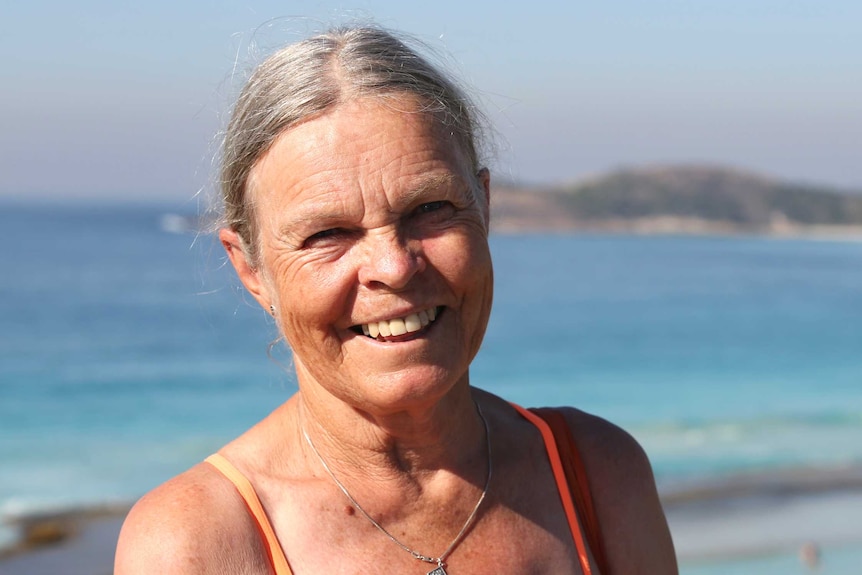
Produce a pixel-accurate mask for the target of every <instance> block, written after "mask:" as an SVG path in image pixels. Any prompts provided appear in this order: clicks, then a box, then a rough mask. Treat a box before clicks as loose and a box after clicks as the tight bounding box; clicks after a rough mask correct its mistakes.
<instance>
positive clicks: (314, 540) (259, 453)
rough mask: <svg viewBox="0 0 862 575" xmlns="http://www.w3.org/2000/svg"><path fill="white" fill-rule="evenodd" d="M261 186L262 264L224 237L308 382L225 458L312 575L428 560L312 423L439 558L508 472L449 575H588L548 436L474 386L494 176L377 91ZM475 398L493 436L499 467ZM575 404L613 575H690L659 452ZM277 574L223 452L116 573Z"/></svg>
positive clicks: (142, 521)
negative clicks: (662, 488) (668, 508)
mask: <svg viewBox="0 0 862 575" xmlns="http://www.w3.org/2000/svg"><path fill="white" fill-rule="evenodd" d="M251 188H252V194H253V201H254V205H255V213H256V217H257V229H258V230H259V245H258V247H259V254H260V258H259V261H250V260H249V259H248V258H247V255H246V251H245V250H244V249H243V244H242V242H241V241H240V239H239V237H238V236H237V234H236V232H234V231H233V230H230V229H225V230H222V231H221V233H220V239H221V241H222V243H223V244H224V246H225V248H226V250H227V253H228V256H229V258H230V260H231V262H232V264H233V265H234V267H235V268H236V270H237V273H238V275H239V277H240V279H241V280H242V282H243V284H244V285H245V287H246V288H247V289H248V290H249V292H250V293H251V294H252V295H253V296H254V297H255V298H256V299H257V301H258V302H259V303H260V305H261V306H263V308H264V309H267V310H269V309H270V306H273V308H274V309H275V310H276V311H275V317H276V321H277V323H278V326H279V328H280V330H281V331H282V333H284V335H285V337H286V339H287V341H288V343H289V344H290V346H291V349H292V350H293V352H294V362H295V365H296V370H297V377H298V384H299V393H298V394H296V395H295V396H294V397H292V398H291V399H289V400H288V401H287V402H285V403H284V404H283V405H282V406H280V407H279V408H278V409H276V410H275V411H274V412H273V413H272V414H271V415H270V416H268V417H267V418H266V419H264V420H263V421H262V422H261V423H259V424H258V425H257V426H255V427H254V428H252V429H251V430H249V431H248V432H246V433H245V434H244V435H242V436H241V437H239V438H238V439H237V440H235V441H233V442H232V443H230V444H228V445H227V446H225V447H224V448H223V449H222V450H221V453H222V454H223V455H224V456H225V457H226V458H228V459H229V460H230V461H231V462H233V464H234V465H235V466H236V467H237V468H239V469H240V471H242V472H243V474H245V475H246V477H248V478H249V480H250V481H251V483H252V484H253V485H254V487H255V490H256V491H257V492H258V495H259V496H260V498H261V501H262V503H263V505H264V508H265V509H266V511H267V513H268V516H269V518H270V520H271V523H272V525H273V527H274V529H275V531H276V533H277V535H278V537H279V540H280V541H281V543H282V546H283V548H284V549H285V552H286V555H287V557H288V560H289V562H290V565H291V569H292V571H293V572H294V573H295V574H296V575H306V574H327V575H328V574H345V575H347V574H360V573H366V572H368V571H374V572H381V573H417V574H422V573H425V572H427V571H429V570H430V567H429V566H428V565H427V564H424V563H418V562H417V561H416V559H414V558H413V557H411V556H410V555H409V554H408V553H407V552H405V551H404V550H402V549H400V548H399V547H398V546H397V545H395V544H394V543H393V542H392V541H390V540H389V539H388V538H387V537H386V536H385V535H383V534H382V533H381V532H380V531H378V530H377V529H376V528H375V527H374V526H373V525H371V524H370V523H369V522H368V521H367V520H366V519H365V518H364V517H363V516H362V515H361V514H360V513H357V512H356V510H355V509H354V508H353V507H352V506H351V505H350V504H349V503H348V501H347V500H346V499H345V497H344V495H343V493H341V491H339V489H338V488H337V487H336V486H335V485H334V483H333V482H332V480H331V479H330V478H329V476H328V475H327V474H326V472H325V471H324V470H323V468H322V466H321V464H320V462H319V460H318V459H317V458H316V456H315V455H314V453H313V452H311V451H310V449H309V446H308V444H307V443H306V442H305V441H304V439H303V430H305V431H306V432H307V433H308V434H309V436H310V437H311V438H312V439H313V441H314V443H315V445H316V446H317V448H318V449H319V450H320V452H321V454H322V455H323V457H324V458H325V459H326V460H327V461H328V462H329V465H330V467H331V468H332V470H333V472H334V473H335V474H336V475H337V476H338V477H339V478H340V479H341V481H342V482H343V483H344V484H345V485H346V486H347V488H348V489H349V490H350V493H351V495H352V496H353V497H354V498H355V499H356V500H357V501H358V502H360V504H361V505H362V506H363V508H364V509H365V510H366V511H368V512H369V513H370V514H371V515H372V516H374V517H375V518H376V519H377V520H378V521H379V522H380V523H381V524H383V525H384V526H385V527H386V528H387V530H389V531H390V533H392V534H393V535H395V536H396V537H397V538H398V539H399V540H400V541H403V542H404V543H405V544H406V545H408V546H410V547H412V548H414V549H416V550H417V551H418V552H420V553H423V554H425V555H435V554H439V553H440V552H442V550H443V549H445V548H446V547H447V546H448V545H449V543H450V542H451V541H452V538H453V537H454V535H455V534H456V533H457V532H458V531H459V529H460V528H461V526H462V525H463V524H464V521H465V519H466V518H467V516H468V515H469V513H470V510H471V509H472V507H473V505H474V504H475V502H476V501H477V499H478V498H479V496H480V494H481V492H482V489H483V486H484V483H485V478H486V475H487V472H488V465H489V464H491V463H492V464H493V477H492V481H491V484H490V488H489V491H488V494H487V497H486V500H485V501H484V503H483V505H482V507H481V509H480V512H479V515H478V517H477V521H476V523H475V524H474V525H473V527H472V528H471V530H470V531H469V533H468V534H467V536H466V537H465V538H464V539H463V541H462V542H461V543H460V544H459V545H458V546H457V547H456V549H455V551H454V552H453V553H452V554H451V556H450V557H448V558H447V560H446V561H447V563H448V567H447V570H448V571H449V573H452V574H453V575H468V574H470V575H491V574H497V573H500V572H505V573H513V574H524V575H526V574H531V575H532V574H536V575H538V574H547V575H558V574H562V573H567V574H568V573H573V574H578V573H581V569H580V567H579V566H578V560H577V556H576V553H575V549H574V545H573V543H572V536H571V532H570V530H569V526H568V523H567V521H566V518H565V516H564V514H563V511H562V508H561V506H560V499H559V494H558V492H557V490H556V487H555V483H554V478H553V474H552V471H551V468H550V465H549V463H548V461H547V457H546V456H545V452H544V447H543V444H542V439H541V436H540V434H539V432H538V430H537V429H536V428H535V427H533V426H532V424H530V423H528V422H527V421H526V420H524V419H523V418H521V417H520V416H519V415H518V414H517V413H516V412H515V410H514V409H513V408H512V407H511V406H510V405H509V404H507V403H506V402H505V401H503V400H501V399H499V398H497V397H495V396H493V395H491V394H488V393H485V392H482V391H480V390H478V389H475V388H472V387H471V386H470V382H469V375H468V369H469V365H470V362H471V361H472V360H473V358H474V356H475V354H476V353H477V352H478V349H479V346H480V344H481V341H482V337H483V335H484V331H485V326H486V324H487V321H488V317H489V314H490V308H491V300H492V292H493V287H492V286H493V271H492V267H491V259H490V254H489V249H488V242H487V236H488V218H489V216H488V207H489V203H488V202H489V189H490V180H489V175H488V172H487V171H485V170H482V171H480V172H479V173H474V172H473V171H472V170H471V169H470V166H469V162H467V161H466V159H465V158H464V157H463V154H461V152H460V150H459V148H458V146H457V145H456V144H455V143H454V142H453V140H452V139H451V138H450V136H449V134H448V133H447V132H446V131H445V130H444V129H442V128H441V126H440V124H439V122H438V121H437V120H436V119H435V118H434V117H433V116H431V115H428V114H425V113H421V112H420V111H419V106H418V104H417V102H416V101H415V100H413V99H412V98H410V97H407V96H405V97H400V98H388V99H386V100H381V99H373V98H365V99H358V100H354V101H350V102H347V103H344V104H340V105H339V106H337V107H335V108H333V109H330V110H328V111H327V112H325V113H323V114H322V115H320V116H318V117H315V118H313V119H311V120H308V121H306V122H304V123H302V124H300V125H298V126H296V127H294V128H291V129H290V130H288V131H287V132H285V133H284V134H282V135H281V136H280V137H279V139H278V140H277V141H276V143H275V145H274V146H273V147H272V148H271V149H270V150H269V151H268V152H267V153H266V154H265V155H264V157H263V158H262V159H261V160H260V161H259V162H258V164H257V165H256V166H255V169H254V171H253V173H252V178H251ZM423 315H424V318H423ZM398 319H402V320H404V319H406V320H407V321H406V322H405V325H406V324H410V330H411V331H405V333H400V335H394V336H393V335H391V333H390V335H389V336H387V335H385V333H383V335H381V333H380V332H381V331H382V332H385V331H387V330H391V329H395V330H396V332H400V325H401V324H400V323H399V321H390V320H398ZM417 321H418V324H417ZM375 326H376V327H375ZM417 326H418V327H417ZM375 329H376V330H377V331H378V333H377V334H376V337H372V335H373V331H374V330H375ZM366 333H367V335H366ZM474 402H475V403H474ZM476 404H478V405H480V406H481V409H482V412H483V413H484V415H485V417H486V419H487V421H488V424H489V428H490V437H491V444H492V451H491V457H490V461H489V458H488V454H487V453H486V442H485V428H484V426H483V424H482V422H481V419H480V418H479V416H478V414H477V411H476V407H475V405H476ZM566 417H567V419H568V421H569V424H570V426H571V428H572V431H573V433H575V435H576V436H577V437H578V441H579V444H580V445H581V448H582V450H583V458H584V462H585V465H586V467H587V469H588V473H589V475H590V479H591V484H592V486H593V491H594V497H595V506H596V510H597V512H598V515H599V517H600V520H601V524H602V530H603V535H604V538H605V545H606V548H607V552H608V556H609V559H610V564H611V566H610V573H605V574H602V575H628V574H635V575H636V574H644V575H647V574H649V575H664V574H674V573H676V563H675V559H674V553H673V546H672V543H671V539H670V535H669V533H668V529H667V525H666V522H665V519H664V515H663V513H662V510H661V507H660V505H659V501H658V496H657V494H656V490H655V484H654V480H653V477H652V472H651V470H650V467H649V463H648V461H647V458H646V456H645V455H644V453H643V451H642V450H641V448H640V446H638V444H637V443H636V442H635V441H634V440H633V439H632V438H631V437H630V436H629V435H628V434H626V433H625V432H623V431H622V430H620V429H619V428H617V427H615V426H613V425H612V424H610V423H608V422H606V421H604V420H602V419H599V418H596V417H593V416H590V415H588V414H585V413H583V412H580V411H577V410H575V409H569V410H567V411H566ZM270 572H271V568H270V566H269V565H268V563H267V561H266V556H265V553H264V550H263V547H262V544H261V540H260V534H259V532H258V530H257V527H256V526H255V524H254V522H253V521H252V519H251V517H250V516H249V514H248V512H247V511H246V508H245V505H244V503H243V501H242V500H241V498H240V497H239V495H238V494H237V493H236V491H235V490H234V488H233V486H232V485H231V484H230V483H229V482H228V481H227V480H226V479H225V478H224V477H222V476H221V475H220V474H219V473H218V472H216V471H215V470H214V469H213V468H212V467H210V466H209V465H208V464H206V463H202V464H199V465H197V466H196V467H194V468H192V469H191V470H189V471H188V472H186V473H184V474H182V475H180V476H178V477H177V478H175V479H173V480H171V481H169V482H168V483H166V484H164V485H162V486H160V487H159V488H157V489H156V490H154V491H153V492H151V493H149V494H148V495H146V496H145V497H144V498H143V499H141V501H139V502H138V504H137V505H136V506H135V507H134V509H133V510H132V512H131V513H130V515H129V517H128V519H127V521H126V523H125V525H124V527H123V531H122V534H121V538H120V542H119V546H118V550H117V561H116V570H115V573H117V574H118V575H137V574H142V573H165V574H180V573H182V574H228V573H229V574H238V573H239V574H264V573H270ZM593 573H597V571H596V570H595V567H593Z"/></svg>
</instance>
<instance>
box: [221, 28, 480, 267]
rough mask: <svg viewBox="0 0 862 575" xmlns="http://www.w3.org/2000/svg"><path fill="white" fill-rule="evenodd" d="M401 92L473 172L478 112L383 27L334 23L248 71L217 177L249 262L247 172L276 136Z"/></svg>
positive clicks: (227, 217)
mask: <svg viewBox="0 0 862 575" xmlns="http://www.w3.org/2000/svg"><path fill="white" fill-rule="evenodd" d="M404 94H409V95H412V96H414V97H416V98H417V99H418V100H419V101H420V102H421V106H422V109H421V111H422V112H425V113H430V114H432V115H434V116H435V118H437V120H438V121H440V122H441V123H442V124H443V125H444V126H446V128H447V130H448V131H449V132H450V133H451V134H452V135H453V137H454V138H455V141H456V142H457V143H458V145H459V146H460V147H461V150H462V152H463V153H464V154H465V155H466V157H467V160H468V161H469V162H470V165H471V167H472V168H473V169H474V172H478V171H479V169H480V168H481V166H480V159H479V152H478V148H479V144H478V142H479V140H480V139H481V135H482V133H483V132H484V130H483V129H482V127H483V125H484V121H483V118H482V116H481V113H480V112H479V111H478V109H477V108H476V106H475V105H474V104H473V103H472V102H471V101H470V99H469V98H468V97H467V96H466V94H465V93H464V92H463V91H462V90H461V89H460V88H459V87H458V86H457V84H456V83H455V82H454V81H452V80H451V79H450V78H448V77H447V76H446V75H445V74H443V73H442V72H441V71H439V70H438V69H437V68H435V67H434V66H433V65H432V64H430V63H429V62H428V61H427V60H426V59H424V58H423V57H422V56H420V55H419V54H418V53H417V52H416V51H415V50H413V49H412V48H410V47H408V46H407V44H406V43H405V42H404V41H402V40H401V39H399V38H397V37H396V36H395V35H393V34H392V33H390V32H388V31H386V30H383V29H380V28H376V27H359V28H338V29H334V30H331V31H329V32H327V33H325V34H321V35H319V36H314V37H312V38H309V39H307V40H303V41H301V42H298V43H296V44H292V45H289V46H287V47H285V48H282V49H281V50H279V51H278V52H276V53H274V54H273V55H271V56H270V57H269V58H267V59H266V60H265V61H264V62H263V63H261V64H260V65H259V66H258V67H257V68H256V69H255V70H254V72H253V73H252V75H251V77H250V78H249V80H248V82H247V83H246V85H245V87H244V88H243V90H242V92H241V93H240V96H239V98H238V100H237V103H236V106H235V107H234V110H233V114H232V116H231V120H230V123H229V124H228V127H227V131H226V133H225V136H224V141H223V145H222V157H221V178H220V182H221V196H222V201H223V204H224V221H223V224H224V225H225V226H228V227H231V228H232V229H234V230H235V231H236V232H237V234H238V235H239V236H240V238H241V239H242V241H243V243H244V244H245V246H244V248H245V250H246V256H247V257H248V258H249V260H250V261H251V262H252V264H255V263H256V262H257V233H256V229H255V228H256V226H255V214H254V209H253V198H251V197H249V196H251V195H252V194H251V193H250V189H249V188H250V185H251V182H250V176H251V173H252V170H253V169H254V167H255V165H256V163H257V162H258V160H259V159H260V158H261V157H262V156H263V155H264V154H265V153H266V152H267V151H268V150H269V148H270V147H271V146H272V145H273V144H274V143H275V140H276V139H277V138H278V136H279V135H281V134H282V133H283V132H284V131H285V130H287V129H290V128H291V127H292V126H295V125H297V124H299V123H300V122H302V121H304V120H307V119H310V118H312V117H313V116H315V115H318V114H320V113H322V112H324V111H325V110H327V109H329V108H332V107H334V106H336V105H338V104H339V103H341V102H345V101H349V100H351V99H356V98H360V97H365V96H381V97H386V96H393V95H394V96H397V95H404Z"/></svg>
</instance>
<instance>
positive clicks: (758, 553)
mask: <svg viewBox="0 0 862 575" xmlns="http://www.w3.org/2000/svg"><path fill="white" fill-rule="evenodd" d="M659 491H660V494H661V498H662V504H663V506H664V508H665V513H666V515H667V518H668V523H669V524H670V526H671V531H672V533H673V538H674V543H675V546H676V551H677V556H678V558H679V560H680V564H681V565H683V566H692V565H701V564H710V563H716V562H723V561H729V560H744V559H747V558H757V557H763V556H769V555H776V554H784V553H792V554H795V553H796V552H797V551H798V550H799V549H800V547H801V546H802V545H805V544H809V543H814V544H816V545H817V546H818V547H820V548H822V549H839V548H846V547H848V546H849V547H852V548H859V549H862V464H860V465H852V466H844V467H830V468H796V469H784V470H775V471H762V472H754V473H747V474H739V475H734V476H729V477H726V478H720V479H715V480H705V481H690V482H680V483H677V484H674V485H662V486H660V490H659ZM130 508H131V504H106V505H93V506H80V507H74V508H66V509H61V510H57V511H54V512H52V511H41V512H35V513H29V514H21V515H18V516H14V517H8V518H5V522H6V524H7V525H8V526H11V527H12V528H14V529H16V530H17V531H18V533H19V534H20V538H19V541H18V542H17V544H13V545H12V546H9V547H6V548H4V549H0V571H2V573H4V575H25V574H27V575H34V574H38V573H60V572H62V573H66V574H68V575H107V574H109V573H111V572H112V569H113V555H114V547H115V545H116V540H117V536H118V535H119V530H120V527H121V526H122V522H123V519H124V518H125V515H126V514H127V513H128V510H129V509H130Z"/></svg>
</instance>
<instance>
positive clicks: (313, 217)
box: [279, 173, 462, 235]
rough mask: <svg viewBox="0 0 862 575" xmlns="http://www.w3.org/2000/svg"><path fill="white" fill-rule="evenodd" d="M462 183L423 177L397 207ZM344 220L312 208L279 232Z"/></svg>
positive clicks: (456, 179) (447, 176)
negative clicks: (304, 225)
mask: <svg viewBox="0 0 862 575" xmlns="http://www.w3.org/2000/svg"><path fill="white" fill-rule="evenodd" d="M461 182H462V179H461V178H460V177H458V176H457V175H455V174H452V173H446V174H433V175H430V176H426V177H423V178H421V179H420V180H419V181H418V182H417V183H416V184H414V185H411V186H410V188H409V189H408V190H407V191H406V192H404V194H403V195H402V196H400V197H399V198H398V206H396V207H406V206H410V205H413V204H415V203H416V202H417V201H419V200H421V199H422V197H423V196H426V195H427V194H428V192H430V191H432V190H436V189H440V188H449V187H452V186H455V185H459V184H460V183H461ZM343 218H344V213H343V212H334V211H320V212H318V211H314V207H313V206H312V208H311V210H309V212H308V213H307V214H299V215H297V216H295V217H292V218H290V219H289V220H287V221H285V222H283V223H282V224H281V225H280V226H279V231H280V232H281V234H282V235H290V234H291V233H295V232H296V228H297V227H299V226H301V225H303V224H307V223H309V222H313V223H319V222H337V221H339V220H342V219H343Z"/></svg>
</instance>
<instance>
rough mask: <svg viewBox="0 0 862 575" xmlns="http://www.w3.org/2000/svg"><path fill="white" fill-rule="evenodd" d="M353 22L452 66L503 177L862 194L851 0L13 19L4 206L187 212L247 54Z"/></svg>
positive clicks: (115, 8) (347, 7) (858, 58)
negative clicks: (767, 184)
mask: <svg viewBox="0 0 862 575" xmlns="http://www.w3.org/2000/svg"><path fill="white" fill-rule="evenodd" d="M10 4H12V5H10ZM414 6H415V7H414ZM287 16H295V17H299V18H287V19H279V20H275V21H274V22H273V21H272V19H274V18H279V17H287ZM351 16H359V17H361V18H366V19H367V18H371V19H373V20H374V21H375V22H377V23H379V24H382V25H385V26H388V27H392V28H396V29H400V30H404V31H406V32H409V33H411V34H414V35H416V36H418V37H419V38H421V39H423V40H425V41H426V42H429V43H431V44H432V45H433V46H435V47H437V48H440V49H442V50H445V51H446V52H448V53H449V54H450V55H451V56H452V59H453V60H454V62H455V66H456V70H455V71H456V73H457V74H459V75H460V76H461V77H462V78H463V79H465V80H466V81H467V83H468V85H470V86H471V87H472V88H473V89H474V91H475V93H476V94H477V95H478V96H479V98H480V100H481V101H482V102H483V103H484V105H485V108H486V110H487V112H488V115H489V117H490V118H491V120H492V122H493V124H494V126H495V127H496V129H497V130H498V132H499V134H500V136H501V146H500V150H499V152H498V154H497V157H496V159H494V160H493V162H492V171H493V172H495V173H496V174H497V175H498V176H501V177H507V178H513V179H516V180H522V181H526V182H538V183H551V182H559V181H567V180H572V179H576V178H580V177H584V176H586V175H590V174H596V173H600V172H602V171H605V170H608V169H612V168H614V167H618V166H632V165H642V164H647V163H654V162H660V163H664V164H668V163H680V162H686V163H691V162H696V163H709V164H722V165H730V166H736V167H740V168H744V169H749V170H754V171H757V172H761V173H764V174H766V175H771V176H775V177H779V178H784V179H802V180H806V181H811V182H821V183H826V184H831V185H835V186H840V187H846V188H854V189H862V34H860V33H859V30H860V28H862V2H858V1H856V0H853V1H831V2H829V1H821V2H817V1H814V0H797V1H794V0H783V1H772V0H769V1H757V0H747V1H744V0H722V1H714V2H697V1H683V0H653V1H650V2H635V1H629V2H622V1H609V2H603V3H598V2H589V3H588V2H576V1H568V2H562V1H561V2H551V1H547V0H536V1H533V2H518V3H504V2H502V1H499V2H490V1H479V2H469V1H465V0H461V1H453V0H439V1H435V2H424V3H415V5H414V4H411V3H407V2H403V1H401V2H395V1H390V0H366V1H361V2H352V3H349V4H348V3H339V2H334V1H333V2H324V1H293V2H291V1H281V2H274V1H256V0H248V1H243V2H237V1H233V0H217V1H214V2H203V1H200V0H193V1H187V2H182V3H179V2H177V3H175V2H165V1H158V0H156V1H151V2H148V3H142V2H134V3H132V2H119V1H117V0H114V1H110V2H109V1H87V0H84V1H79V2H59V1H39V0H35V1H29V2H25V1H24V0H19V1H17V2H15V0H10V1H7V2H4V3H3V6H2V7H0V30H2V33H0V53H2V54H3V55H4V59H3V65H2V66H0V85H2V87H3V88H2V90H0V197H9V196H17V197H27V198H40V197H49V196H50V197H63V198H78V197H89V198H112V199H119V200H147V199H171V200H178V201H183V200H186V199H189V198H191V197H192V196H193V195H194V193H195V192H196V191H197V190H198V189H200V188H202V187H206V186H207V185H208V181H209V179H210V178H211V177H212V172H213V168H212V166H211V164H210V162H211V158H212V157H213V154H214V150H213V143H212V142H213V141H214V138H215V134H216V132H217V131H218V129H219V127H220V126H221V125H222V123H223V122H224V119H225V116H226V111H227V109H228V108H229V105H230V100H231V97H232V96H233V95H234V94H235V92H236V89H237V85H236V82H235V81H232V80H231V70H232V69H233V66H234V62H235V61H236V60H237V58H238V60H239V68H240V70H245V69H246V68H247V67H248V65H249V64H250V63H252V62H253V59H252V58H251V57H250V55H249V50H248V47H249V44H250V43H251V42H253V41H254V42H256V43H257V44H260V45H262V46H263V47H272V46H275V45H277V44H279V43H283V42H286V41H290V40H291V39H294V38H296V36H297V34H301V33H303V31H305V30H312V31H313V30H319V29H321V28H323V27H325V26H326V24H331V23H341V22H344V21H346V20H349V19H350V18H351Z"/></svg>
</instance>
